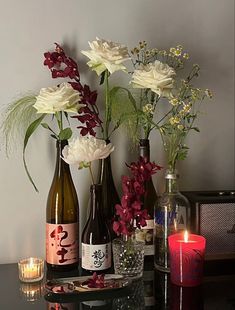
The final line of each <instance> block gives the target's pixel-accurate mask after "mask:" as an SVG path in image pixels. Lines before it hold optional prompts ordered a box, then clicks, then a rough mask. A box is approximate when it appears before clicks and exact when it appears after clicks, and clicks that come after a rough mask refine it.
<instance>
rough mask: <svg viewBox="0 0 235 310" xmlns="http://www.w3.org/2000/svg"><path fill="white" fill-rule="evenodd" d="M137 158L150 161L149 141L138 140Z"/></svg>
mask: <svg viewBox="0 0 235 310" xmlns="http://www.w3.org/2000/svg"><path fill="white" fill-rule="evenodd" d="M139 156H141V157H144V158H146V159H147V161H150V146H149V139H140V141H139Z"/></svg>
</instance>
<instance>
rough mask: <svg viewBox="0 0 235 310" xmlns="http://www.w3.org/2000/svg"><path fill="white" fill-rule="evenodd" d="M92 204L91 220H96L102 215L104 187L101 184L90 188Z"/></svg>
mask: <svg viewBox="0 0 235 310" xmlns="http://www.w3.org/2000/svg"><path fill="white" fill-rule="evenodd" d="M90 192H91V204H90V219H92V220H94V219H95V218H96V217H97V216H100V215H101V212H102V209H101V206H100V204H101V201H102V186H101V184H92V185H91V187H90Z"/></svg>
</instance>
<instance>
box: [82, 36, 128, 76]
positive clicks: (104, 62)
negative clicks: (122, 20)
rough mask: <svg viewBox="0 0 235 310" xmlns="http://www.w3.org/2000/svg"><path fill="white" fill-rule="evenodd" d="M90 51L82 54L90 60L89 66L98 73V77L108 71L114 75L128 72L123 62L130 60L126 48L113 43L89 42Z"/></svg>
mask: <svg viewBox="0 0 235 310" xmlns="http://www.w3.org/2000/svg"><path fill="white" fill-rule="evenodd" d="M88 43H89V46H90V48H91V50H90V51H82V54H84V55H85V56H87V57H88V58H89V59H90V60H89V61H88V63H87V64H88V66H89V67H91V68H92V70H94V71H96V73H97V74H98V75H100V74H101V73H102V72H104V71H105V70H106V69H107V70H108V71H109V72H110V73H111V74H112V73H114V72H115V71H118V70H124V71H125V70H126V67H125V66H123V64H122V63H123V62H124V61H126V60H128V59H130V57H129V54H128V49H127V47H126V46H124V45H121V44H119V43H114V42H111V41H106V40H100V39H99V38H96V41H93V42H88Z"/></svg>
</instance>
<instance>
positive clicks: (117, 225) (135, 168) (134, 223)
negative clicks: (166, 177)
mask: <svg viewBox="0 0 235 310" xmlns="http://www.w3.org/2000/svg"><path fill="white" fill-rule="evenodd" d="M127 167H129V168H130V171H131V173H132V177H129V176H123V177H122V190H123V196H122V198H121V204H118V205H116V206H115V208H116V218H115V221H114V222H113V230H114V231H115V233H116V234H117V235H120V234H122V235H131V234H132V233H133V232H134V230H135V228H136V227H138V228H141V227H143V226H146V220H148V219H149V215H148V212H147V210H146V209H144V208H143V206H144V204H143V201H144V195H145V193H146V189H145V188H146V181H148V180H149V179H150V178H151V175H153V174H154V173H156V172H157V170H159V169H161V167H160V166H158V165H156V164H155V163H154V162H148V161H147V160H146V159H145V158H143V157H140V159H139V160H138V161H137V162H133V163H131V164H130V165H127Z"/></svg>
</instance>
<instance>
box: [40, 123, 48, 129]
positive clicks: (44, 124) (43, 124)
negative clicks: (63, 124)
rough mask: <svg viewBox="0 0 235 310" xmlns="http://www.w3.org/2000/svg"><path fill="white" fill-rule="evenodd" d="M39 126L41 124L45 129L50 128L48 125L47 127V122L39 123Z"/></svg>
mask: <svg viewBox="0 0 235 310" xmlns="http://www.w3.org/2000/svg"><path fill="white" fill-rule="evenodd" d="M41 126H42V127H43V128H46V129H49V130H50V127H49V125H48V124H47V123H41Z"/></svg>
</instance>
